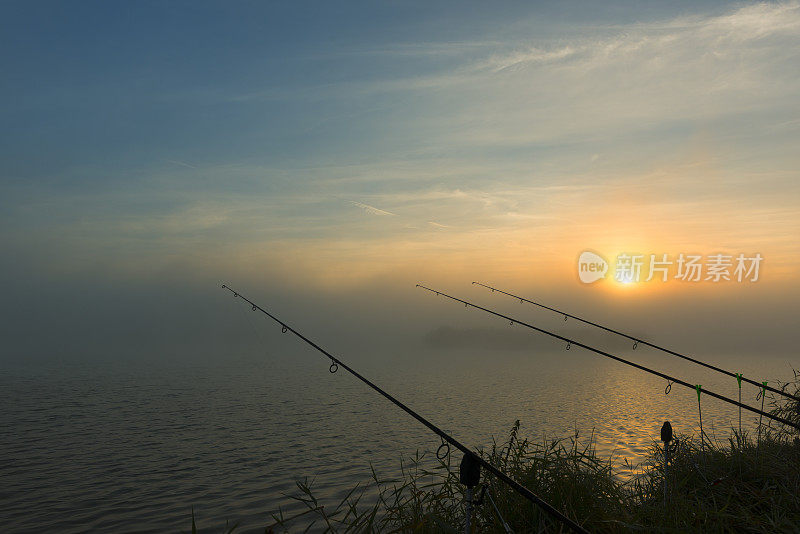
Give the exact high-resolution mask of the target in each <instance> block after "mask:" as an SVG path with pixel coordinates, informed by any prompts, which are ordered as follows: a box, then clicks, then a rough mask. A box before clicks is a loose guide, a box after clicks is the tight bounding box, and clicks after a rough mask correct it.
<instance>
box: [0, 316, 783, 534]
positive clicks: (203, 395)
mask: <svg viewBox="0 0 800 534" xmlns="http://www.w3.org/2000/svg"><path fill="white" fill-rule="evenodd" d="M514 328H516V327H514ZM278 331H279V330H278ZM291 342H293V343H294V346H293V347H292V346H289V347H288V348H282V349H281V350H280V352H275V351H273V350H269V349H268V348H266V346H265V345H262V344H261V343H258V344H256V345H254V346H253V347H251V348H250V349H247V350H241V349H237V350H232V351H230V352H227V353H225V354H224V355H220V357H219V359H218V360H216V361H213V362H209V361H205V362H202V363H195V364H188V365H187V364H185V363H177V362H176V361H174V360H171V359H162V360H160V361H153V360H149V359H148V360H143V361H126V362H120V361H114V360H113V359H109V360H107V361H105V362H102V363H99V364H70V365H59V364H49V365H46V364H41V363H38V364H15V365H8V366H5V367H4V368H3V372H2V374H0V382H1V383H0V402H2V405H3V406H6V407H7V408H6V409H5V410H3V411H2V415H0V418H1V419H2V420H0V425H2V427H3V428H6V429H10V431H9V432H4V433H3V434H2V437H0V448H1V449H2V450H3V451H4V457H3V461H2V464H0V465H1V467H0V477H1V478H2V480H3V481H4V488H3V493H2V506H0V509H2V517H0V522H2V523H3V524H4V525H6V528H8V529H10V530H12V531H15V532H37V531H45V530H48V531H49V530H53V531H59V532H67V533H69V532H85V531H87V530H93V531H94V530H105V531H115V532H134V531H135V532H163V531H188V530H189V526H190V510H191V507H192V506H193V507H194V510H195V514H196V516H197V519H198V521H199V525H200V527H201V531H208V529H209V528H211V529H219V528H221V526H222V525H223V524H224V522H225V520H229V521H231V522H235V521H239V522H240V524H241V527H242V528H241V531H242V532H263V528H264V526H265V525H267V524H269V523H271V520H270V516H269V513H270V512H273V511H275V510H277V508H278V507H279V506H282V507H284V508H286V509H288V510H292V509H296V506H294V505H293V504H292V503H291V501H290V500H289V499H287V498H286V497H285V495H286V494H290V493H292V492H293V491H294V489H295V488H294V481H295V480H296V479H298V478H300V479H302V478H303V477H309V479H313V481H314V482H313V487H314V488H315V490H316V492H317V494H318V496H320V497H323V498H328V499H331V503H333V501H334V500H335V499H337V498H338V499H340V498H342V497H344V495H345V494H346V492H347V491H349V490H350V489H352V487H353V486H354V485H355V484H358V483H362V484H363V483H366V482H368V481H369V480H370V465H372V466H374V467H375V469H376V470H377V471H378V473H379V474H380V475H385V476H390V475H392V474H396V473H398V471H399V462H400V459H401V456H404V455H405V456H409V455H413V454H414V453H415V452H416V451H418V450H419V451H433V450H435V449H436V447H437V446H438V438H436V437H435V436H434V435H433V434H431V433H430V432H428V431H427V430H426V429H424V427H422V426H421V425H419V424H418V423H416V422H415V421H414V420H413V419H411V418H410V417H408V416H407V415H406V414H404V413H403V412H402V411H401V410H399V409H396V408H395V407H393V406H392V405H391V404H389V403H388V402H387V401H386V400H385V399H383V398H381V397H380V396H379V395H377V394H376V393H375V392H373V391H371V390H369V389H368V388H367V387H366V386H365V385H364V384H362V383H360V382H359V381H357V380H356V379H355V378H354V377H352V376H350V375H349V374H347V373H346V372H344V371H343V370H340V371H339V372H338V373H336V374H330V373H329V371H328V363H327V361H326V359H325V358H324V357H321V356H320V355H319V354H317V353H314V352H311V351H307V350H305V349H304V348H302V347H301V346H299V344H298V342H297V341H296V340H294V339H292V340H291ZM628 352H631V354H628V356H630V357H633V358H635V359H636V361H642V362H647V363H648V364H658V365H661V366H664V365H667V364H668V365H669V369H670V372H671V373H672V374H675V375H677V376H679V377H697V378H698V381H699V382H701V383H703V387H704V388H708V389H712V390H714V391H716V392H719V393H723V394H726V395H729V396H735V394H736V384H735V380H734V379H728V378H727V377H724V376H722V377H721V378H720V376H721V375H720V376H711V375H709V374H708V373H704V372H703V371H702V370H700V369H697V368H693V367H694V366H691V364H687V365H682V364H679V363H675V362H674V361H669V360H670V359H669V357H662V356H661V355H658V354H654V353H652V352H648V351H646V350H643V349H638V350H637V351H635V353H633V352H632V351H630V350H629V351H628ZM342 357H343V358H344V359H345V361H347V357H346V355H342ZM671 359H672V360H674V358H671ZM351 360H352V358H351ZM355 360H356V361H357V362H358V365H359V371H360V372H362V373H363V374H364V375H365V376H367V377H368V378H370V379H372V380H374V381H376V382H377V383H378V384H380V385H381V386H382V387H384V388H385V389H386V390H387V391H388V392H390V393H391V394H393V395H395V396H396V397H397V398H399V399H401V400H402V401H404V402H406V403H408V405H410V406H411V407H412V408H413V409H415V410H417V411H418V412H419V413H421V414H422V415H423V416H425V417H428V418H429V419H430V420H431V421H432V422H434V423H435V424H437V425H440V426H441V427H442V428H444V429H445V430H447V431H448V432H451V433H452V434H453V435H454V436H455V437H456V438H457V439H459V440H462V441H463V442H464V443H466V444H469V445H471V446H476V447H480V446H484V447H486V446H490V445H491V439H492V437H493V436H494V437H496V438H497V439H498V441H502V440H503V439H505V438H506V436H507V433H508V431H509V429H510V428H511V426H512V424H513V423H514V421H515V420H516V419H520V420H521V421H522V431H521V436H523V437H526V438H529V439H533V440H539V439H543V438H545V437H547V438H548V439H552V438H560V437H569V436H571V435H573V434H574V432H575V431H576V430H577V431H579V433H580V435H581V436H583V437H588V436H589V435H590V434H591V433H592V432H593V433H594V435H595V438H596V441H597V448H598V450H599V452H600V454H601V456H606V457H607V456H608V455H611V454H613V455H614V457H615V458H616V461H617V463H618V464H621V462H622V459H623V458H627V459H628V460H629V461H630V462H631V463H633V464H638V463H640V462H642V461H643V459H644V457H645V454H646V452H647V449H648V447H649V446H650V445H652V444H653V442H654V440H657V439H658V435H659V430H660V427H661V424H662V423H663V421H664V420H667V419H668V420H670V421H671V422H672V424H673V427H674V428H675V430H676V431H677V432H679V433H680V432H691V431H693V430H696V428H697V423H698V421H697V397H696V395H695V393H694V391H693V390H688V389H685V388H682V387H679V386H673V388H672V392H671V393H670V394H669V395H665V394H664V386H665V385H666V384H665V383H664V381H663V380H661V379H659V378H657V377H652V376H649V375H645V374H644V373H641V372H639V371H637V370H635V369H632V368H628V367H626V366H623V365H621V364H619V363H616V362H613V361H610V360H608V359H605V358H602V357H599V356H597V355H594V354H591V353H588V352H586V351H583V350H581V349H580V348H577V347H573V348H572V349H571V350H569V351H566V350H565V349H564V347H559V348H554V347H551V348H550V349H548V350H519V351H508V350H487V349H486V348H480V347H479V348H477V349H471V350H467V349H459V350H446V349H439V350H429V349H423V350H420V351H418V352H416V353H414V354H405V355H403V356H402V357H395V356H392V355H389V356H384V357H380V356H379V355H377V354H376V355H371V356H370V357H361V358H355ZM725 363H726V365H728V366H729V367H730V368H732V369H736V370H742V371H743V372H744V373H745V375H748V376H754V377H755V376H767V377H770V378H784V379H787V380H788V379H789V378H790V376H791V362H790V361H789V360H788V359H783V358H773V359H770V358H763V357H762V358H760V359H759V360H758V363H755V360H754V359H753V358H731V359H728V360H727V361H726V362H725ZM756 373H758V374H756ZM755 393H756V391H755V388H751V387H748V386H747V385H745V386H744V389H743V399H744V400H745V401H746V402H750V404H752V405H755V404H756V402H755ZM702 403H703V404H702V406H703V418H704V421H703V423H704V428H705V430H706V432H707V433H708V434H709V435H711V436H717V437H719V438H721V439H724V438H725V436H727V434H728V429H729V428H730V426H731V425H736V424H738V423H737V412H736V409H735V408H734V407H731V406H729V405H725V404H723V403H721V402H718V401H715V400H713V399H709V398H706V397H704V398H703V399H702ZM756 423H757V421H756V420H755V417H753V416H752V415H750V414H747V413H745V415H744V425H745V427H746V428H748V429H751V430H752V429H753V428H754V425H755V424H756ZM454 456H455V455H454ZM459 459H460V458H459V457H456V458H455V459H454V460H455V461H458V460H459ZM33 502H35V503H37V504H36V506H32V505H31V503H33ZM337 502H338V501H337Z"/></svg>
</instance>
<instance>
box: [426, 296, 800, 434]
mask: <svg viewBox="0 0 800 534" xmlns="http://www.w3.org/2000/svg"><path fill="white" fill-rule="evenodd" d="M417 287H420V288H422V289H424V290H426V291H430V292H431V293H436V294H437V295H441V296H443V297H447V298H448V299H450V300H454V301H456V302H461V303H462V304H464V305H465V306H466V307H470V306H471V307H473V308H475V309H476V310H481V311H485V312H486V313H489V314H491V315H494V316H496V317H500V318H502V319H505V320H506V321H511V322H514V323H516V324H518V325H520V326H526V327H528V328H530V329H532V330H536V331H537V332H541V333H542V334H547V335H548V336H550V337H554V338H556V339H560V340H561V341H564V342H566V343H567V344H568V345H575V346H577V347H582V348H584V349H586V350H589V351H591V352H594V353H596V354H599V355H601V356H605V357H606V358H611V359H612V360H616V361H618V362H621V363H624V364H626V365H630V366H631V367H635V368H637V369H640V370H642V371H645V372H648V373H650V374H653V375H656V376H660V377H661V378H664V379H666V380H668V381H670V382H672V383H673V384H680V385H681V386H683V387H686V388H690V389H695V390H696V388H695V385H694V384H690V383H689V382H686V381H684V380H681V379H680V378H675V377H673V376H670V375H668V374H665V373H662V372H660V371H656V370H655V369H650V368H649V367H645V366H644V365H640V364H638V363H634V362H632V361H630V360H626V359H625V358H620V357H619V356H614V355H613V354H610V353H608V352H605V351H603V350H600V349H596V348H594V347H591V346H589V345H586V344H584V343H581V342H579V341H575V340H574V339H570V338H567V337H564V336H562V335H559V334H556V333H555V332H550V331H549V330H545V329H543V328H539V327H538V326H534V325H532V324H528V323H526V322H524V321H520V320H519V319H514V318H513V317H509V316H508V315H503V314H502V313H498V312H496V311H493V310H490V309H488V308H484V307H482V306H478V305H477V304H473V303H472V302H468V301H466V300H462V299H460V298H457V297H453V296H451V295H448V294H447V293H442V292H441V291H437V290H435V289H431V288H429V287H425V286H423V285H422V284H417ZM761 386H763V387H764V388H765V389H766V386H764V384H763V383H762V384H761ZM701 393H704V394H706V395H709V396H711V397H714V398H715V399H719V400H721V401H724V402H727V403H729V404H733V405H734V406H740V407H741V408H744V409H745V410H748V411H751V412H753V413H756V414H759V415H761V416H763V417H766V418H768V419H772V420H773V421H777V422H779V423H782V424H784V425H786V426H790V427H792V428H796V429H797V430H800V424H798V423H794V422H792V421H789V420H788V419H784V418H783V417H778V416H776V415H772V414H771V413H768V412H765V411H764V410H759V409H758V408H752V407H750V406H748V405H747V404H742V403H741V402H737V401H735V400H733V399H729V398H728V397H725V396H723V395H720V394H719V393H714V392H713V391H709V390H707V389H704V390H702V392H701Z"/></svg>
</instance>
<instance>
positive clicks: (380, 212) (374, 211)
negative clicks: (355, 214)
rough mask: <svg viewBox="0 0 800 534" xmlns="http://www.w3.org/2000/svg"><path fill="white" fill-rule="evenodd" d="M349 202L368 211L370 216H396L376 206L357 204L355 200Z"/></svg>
mask: <svg viewBox="0 0 800 534" xmlns="http://www.w3.org/2000/svg"><path fill="white" fill-rule="evenodd" d="M348 202H349V203H350V204H352V205H354V206H358V207H359V208H361V209H362V210H364V211H366V212H367V213H369V214H370V215H392V216H394V215H396V214H395V213H392V212H390V211H386V210H382V209H380V208H376V207H375V206H370V205H369V204H362V203H361V202H356V201H354V200H348Z"/></svg>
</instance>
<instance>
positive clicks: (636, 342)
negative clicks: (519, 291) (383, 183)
mask: <svg viewBox="0 0 800 534" xmlns="http://www.w3.org/2000/svg"><path fill="white" fill-rule="evenodd" d="M472 283H473V285H479V286H482V287H485V288H487V289H491V290H492V293H494V292H495V291H497V292H498V293H502V294H503V295H508V296H509V297H512V298H515V299H519V301H520V302H527V303H528V304H533V305H534V306H539V307H540V308H544V309H545V310H550V311H552V312H555V313H558V314H559V315H563V316H564V320H566V319H567V317H571V318H572V319H575V320H577V321H580V322H582V323H586V324H589V325H592V326H595V327H597V328H600V329H602V330H605V331H606V332H611V333H612V334H617V335H618V336H622V337H625V338H628V339H630V340H631V341H633V342H634V343H633V348H634V349H636V347H637V345H640V344H641V345H647V346H648V347H652V348H654V349H656V350H660V351H661V352H666V353H667V354H671V355H672V356H677V357H678V358H683V359H684V360H687V361H690V362H692V363H696V364H697V365H702V366H703V367H707V368H708V369H713V370H714V371H717V372H718V373H722V374H725V375H728V376H730V377H733V378H736V379H737V380H740V381H742V382H747V383H748V384H753V385H754V386H758V389H766V390H767V391H771V392H773V393H777V394H778V395H783V396H784V397H787V398H790V399H793V400H796V401H798V402H800V397H797V396H795V395H792V394H791V393H787V392H786V391H782V390H780V389H777V388H774V387H771V386H767V385H765V384H764V383H763V382H756V381H755V380H751V379H749V378H745V377H744V376H743V375H742V374H741V373H731V372H730V371H726V370H725V369H721V368H719V367H717V366H716V365H711V364H710V363H706V362H702V361H700V360H696V359H695V358H692V357H691V356H686V355H685V354H681V353H679V352H675V351H674V350H670V349H668V348H665V347H661V346H659V345H656V344H654V343H650V342H649V341H645V340H644V339H640V338H638V337H634V336H631V335H629V334H626V333H624V332H620V331H619V330H614V329H613V328H609V327H607V326H603V325H601V324H597V323H595V322H592V321H589V320H588V319H583V318H582V317H578V316H577V315H572V314H569V313H567V312H563V311H561V310H558V309H556V308H551V307H550V306H545V305H544V304H540V303H538V302H534V301H532V300H528V299H526V298H525V297H520V296H519V295H515V294H513V293H508V292H506V291H503V290H502V289H497V288H496V287H492V286H487V285H486V284H482V283H480V282H472Z"/></svg>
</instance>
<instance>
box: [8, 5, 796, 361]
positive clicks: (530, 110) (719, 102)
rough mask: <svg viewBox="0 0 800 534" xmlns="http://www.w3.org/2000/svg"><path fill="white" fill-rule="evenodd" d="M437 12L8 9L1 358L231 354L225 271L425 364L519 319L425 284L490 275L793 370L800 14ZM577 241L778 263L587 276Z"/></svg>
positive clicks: (236, 332) (458, 289)
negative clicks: (443, 298) (696, 279)
mask: <svg viewBox="0 0 800 534" xmlns="http://www.w3.org/2000/svg"><path fill="white" fill-rule="evenodd" d="M431 4H432V3H429V2H382V3H374V2H364V3H356V2H353V3H323V2H319V3H306V2H285V3H268V2H244V1H241V2H216V3H210V2H197V1H193V2H177V1H176V2H144V1H143V2H127V3H123V2H89V1H87V2H80V3H59V2H3V3H2V5H0V62H2V66H3V76H2V77H0V98H2V102H3V105H2V107H0V118H1V119H2V125H3V127H2V128H0V245H1V246H2V249H3V251H4V253H3V255H2V259H0V274H3V275H4V280H5V282H6V291H5V298H4V300H3V303H2V304H0V314H2V319H3V321H2V323H3V324H2V330H0V332H2V335H3V338H4V340H5V342H4V349H3V353H4V354H2V355H0V359H3V360H28V359H47V358H52V357H57V358H60V359H67V360H70V359H77V358H81V357H87V356H90V355H91V356H92V357H95V358H106V357H112V356H111V355H112V354H113V355H115V356H113V357H123V356H125V357H142V355H143V354H147V355H149V357H161V355H173V356H176V357H177V355H186V354H190V355H196V354H200V353H203V354H206V355H214V354H221V353H222V352H224V347H230V346H232V344H233V343H238V342H239V341H238V340H239V338H240V337H241V336H242V335H244V334H242V331H241V329H240V327H239V326H237V324H238V323H241V321H242V319H241V317H240V316H238V315H237V316H233V318H231V316H232V310H231V308H230V307H229V306H228V305H227V301H225V302H226V304H225V305H223V304H222V302H223V298H225V297H226V296H225V295H224V294H222V292H221V290H220V289H219V285H220V284H221V283H228V284H229V285H231V286H234V287H237V288H239V289H240V290H241V291H242V292H244V293H245V294H250V295H251V296H252V297H253V298H254V299H257V300H259V301H260V302H262V303H264V305H265V307H268V308H270V309H272V310H274V311H276V312H283V313H285V314H286V315H287V316H288V317H289V318H291V319H293V320H294V321H295V322H296V323H299V324H298V326H306V325H307V326H306V328H308V329H310V330H311V332H318V333H319V336H318V337H320V341H324V340H326V339H327V340H329V341H330V342H331V343H334V344H338V346H339V347H341V348H342V349H343V350H350V351H352V352H353V353H357V354H365V353H367V352H370V353H372V352H373V351H374V349H375V347H376V346H377V347H378V348H379V349H380V350H378V351H377V352H378V353H380V352H381V351H388V352H392V351H403V350H416V348H418V347H419V346H423V345H424V344H425V343H426V340H430V339H437V340H439V341H437V343H439V345H441V342H442V341H441V340H442V339H449V338H452V337H453V336H449V337H448V336H439V337H437V336H436V335H435V333H436V332H442V330H441V329H442V328H445V329H447V328H464V329H472V330H469V332H471V334H470V335H474V334H475V332H476V331H479V332H480V331H482V330H480V329H481V328H483V327H495V326H497V325H496V324H495V323H490V322H487V319H486V318H482V317H477V316H475V315H474V314H473V315H471V316H470V317H469V318H467V317H465V316H464V315H463V314H462V312H460V311H459V310H458V309H457V308H454V307H450V306H447V305H445V304H442V303H438V302H433V301H431V298H430V297H429V296H428V295H425V294H422V292H421V291H420V290H418V289H415V288H414V285H415V284H416V283H418V282H424V283H426V284H427V285H431V286H434V287H437V288H439V287H441V288H442V289H443V290H446V291H449V292H451V293H454V294H457V295H465V296H470V297H474V298H476V299H478V298H482V299H495V297H491V296H488V295H486V294H485V292H483V293H482V292H481V291H480V289H479V288H475V287H472V286H471V285H470V282H472V281H473V280H480V281H483V282H486V283H490V284H492V285H495V286H497V287H502V288H505V289H509V290H511V291H516V292H521V293H524V294H525V295H527V296H531V297H541V298H542V299H546V300H547V302H548V303H550V304H551V305H555V306H559V305H563V306H564V307H568V308H569V311H571V312H573V313H577V314H579V315H580V314H581V313H582V312H583V313H584V314H595V315H593V316H594V317H597V316H602V317H605V318H608V319H609V321H612V322H614V323H615V326H622V325H625V326H629V328H628V329H629V330H636V331H642V332H648V333H651V334H652V335H653V336H656V337H658V338H659V341H667V340H670V341H674V342H675V343H681V344H682V345H681V346H682V347H684V348H686V350H690V349H703V350H707V351H714V350H716V351H718V352H724V351H732V350H739V351H742V350H744V351H755V350H764V349H765V348H766V349H768V350H770V351H776V352H780V353H789V354H794V355H796V353H797V351H796V350H795V349H794V345H793V343H794V342H795V340H796V336H795V332H796V330H797V326H798V322H797V312H798V311H800V309H798V308H799V307H798V305H797V301H798V297H800V284H799V283H798V274H800V271H799V270H798V268H797V261H798V260H800V246H798V240H797V236H798V235H800V212H798V205H799V204H798V201H800V170H798V169H800V165H798V163H800V153H799V152H798V150H797V148H798V146H800V98H798V95H800V4H798V3H797V2H786V3H725V2H709V3H698V2H672V3H668V4H667V3H657V2H608V3H603V5H598V3H596V2H559V3H529V2H519V3H512V2H509V3H485V2H474V3H463V2H459V3H447V2H442V3H435V4H434V5H431ZM584 250H592V251H597V252H599V253H600V254H601V255H603V256H604V257H606V258H607V259H608V260H609V261H613V259H614V258H615V257H616V256H617V255H618V254H619V253H621V252H629V253H642V254H645V255H648V254H651V253H652V254H662V253H667V254H670V255H671V256H677V255H678V254H680V253H686V254H690V253H691V254H700V255H710V254H716V253H725V254H733V255H735V254H738V253H745V254H747V255H752V254H755V253H759V254H761V255H762V256H763V258H764V261H763V265H761V273H760V278H759V280H758V281H757V282H754V283H735V282H731V283H721V284H713V283H705V282H702V283H697V284H691V283H681V282H678V281H674V280H671V281H669V282H666V283H663V284H661V283H649V284H632V287H622V285H621V284H616V283H614V282H613V280H603V281H600V282H598V283H596V284H592V285H584V284H581V283H580V282H579V280H578V277H577V270H576V259H577V257H578V255H579V254H580V253H581V252H582V251H584ZM486 302H489V303H496V304H497V305H498V306H502V305H503V304H501V302H499V301H497V300H486ZM543 320H544V319H543ZM475 329H477V330H475ZM447 331H448V332H450V331H449V330H447ZM465 332H466V330H465ZM432 333H433V334H432ZM323 336H324V337H323ZM492 336H494V334H492V335H490V336H489V337H492ZM456 337H458V336H456ZM495 337H496V336H495ZM409 340H414V341H413V342H412V341H409ZM415 343H416V344H415ZM455 344H456V345H458V343H457V342H456V343H455ZM439 345H437V347H439ZM511 345H513V343H512V344H511Z"/></svg>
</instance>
